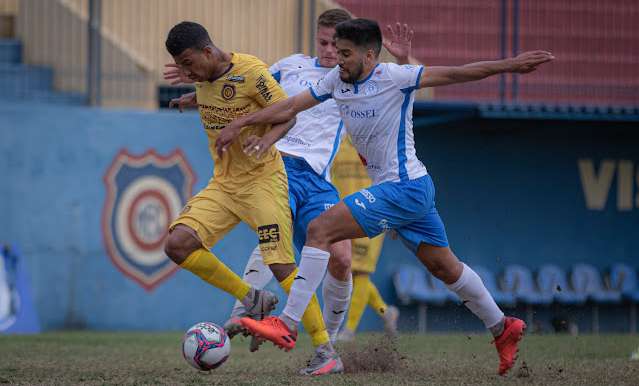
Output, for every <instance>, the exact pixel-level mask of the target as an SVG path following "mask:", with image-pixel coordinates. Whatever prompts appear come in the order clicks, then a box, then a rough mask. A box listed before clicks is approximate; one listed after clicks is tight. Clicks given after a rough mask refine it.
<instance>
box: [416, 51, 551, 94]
mask: <svg viewBox="0 0 639 386" xmlns="http://www.w3.org/2000/svg"><path fill="white" fill-rule="evenodd" d="M553 59H555V57H554V56H553V55H552V54H551V53H550V52H547V51H528V52H524V53H522V54H520V55H517V56H516V57H514V58H508V59H503V60H494V61H486V62H476V63H470V64H466V65H463V66H450V67H449V66H433V67H425V68H424V72H423V73H422V77H421V80H420V82H419V87H420V88H423V87H436V86H445V85H449V84H455V83H463V82H471V81H475V80H480V79H484V78H487V77H489V76H492V75H496V74H501V73H505V72H512V73H518V74H527V73H529V72H532V71H535V70H536V69H537V67H539V66H540V65H542V64H544V63H547V62H550V61H551V60H553Z"/></svg>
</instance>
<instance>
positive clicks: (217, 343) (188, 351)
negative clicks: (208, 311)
mask: <svg viewBox="0 0 639 386" xmlns="http://www.w3.org/2000/svg"><path fill="white" fill-rule="evenodd" d="M230 352H231V341H230V340H229V337H228V335H226V331H224V329H223V328H222V327H220V326H218V325H217V324H215V323H211V322H201V323H198V324H196V325H194V326H193V327H191V328H189V330H188V331H187V332H186V334H184V338H183V339H182V355H184V359H186V361H187V362H189V364H190V365H191V366H193V367H195V368H196V369H198V370H204V371H208V370H213V369H215V368H217V367H219V366H221V365H222V363H224V361H226V359H227V358H228V357H229V354H230Z"/></svg>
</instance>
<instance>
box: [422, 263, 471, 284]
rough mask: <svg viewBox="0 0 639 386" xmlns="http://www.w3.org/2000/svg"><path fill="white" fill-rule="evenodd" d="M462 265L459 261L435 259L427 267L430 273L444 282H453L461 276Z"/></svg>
mask: <svg viewBox="0 0 639 386" xmlns="http://www.w3.org/2000/svg"><path fill="white" fill-rule="evenodd" d="M462 269H463V266H462V265H461V263H460V262H459V261H457V260H456V261H437V262H435V263H434V264H433V265H432V266H429V267H428V270H429V271H430V273H431V274H432V275H433V276H435V277H436V278H437V279H439V280H441V281H443V282H444V283H446V284H453V283H455V282H456V281H457V280H458V279H459V276H461V271H462Z"/></svg>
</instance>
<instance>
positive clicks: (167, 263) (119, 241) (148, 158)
mask: <svg viewBox="0 0 639 386" xmlns="http://www.w3.org/2000/svg"><path fill="white" fill-rule="evenodd" d="M104 183H105V185H106V190H107V194H106V200H105V202H104V208H103V211H102V233H103V237H104V244H105V247H106V251H107V253H108V255H109V257H110V258H111V261H113V263H114V264H115V266H116V267H117V268H118V269H119V270H120V271H122V273H124V274H125V275H126V276H128V277H129V278H131V279H133V280H134V281H135V282H137V283H138V284H140V285H141V286H142V287H144V288H145V289H146V290H149V291H150V290H152V289H153V288H155V287H156V286H157V285H158V284H160V283H161V282H162V281H163V280H165V279H167V278H168V277H169V276H170V275H171V274H173V273H174V272H175V271H176V270H177V269H178V266H177V265H175V264H174V263H173V262H172V261H171V260H170V259H169V258H168V257H167V256H166V254H165V253H164V241H165V239H166V236H167V232H168V226H169V224H170V223H171V221H173V219H175V218H176V217H177V216H178V214H179V213H180V211H181V209H182V206H183V205H184V204H185V202H186V201H187V200H188V199H189V198H190V197H191V193H192V190H193V185H194V184H195V175H194V173H193V170H192V169H191V166H190V165H189V163H188V161H187V160H186V158H185V157H184V154H183V153H182V151H180V150H179V149H178V150H175V151H173V152H172V153H171V154H169V155H168V156H161V155H159V154H157V153H156V152H155V150H153V149H151V150H148V151H147V152H145V153H144V154H142V155H139V156H136V155H132V154H130V153H129V152H128V151H127V150H126V149H122V150H120V151H119V152H118V154H117V155H116V156H115V159H114V160H113V163H112V164H111V166H109V168H108V169H107V171H106V173H105V175H104Z"/></svg>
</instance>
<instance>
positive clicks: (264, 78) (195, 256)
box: [165, 22, 330, 345]
mask: <svg viewBox="0 0 639 386" xmlns="http://www.w3.org/2000/svg"><path fill="white" fill-rule="evenodd" d="M166 48H167V50H168V51H169V53H170V54H171V55H172V56H173V59H174V60H175V63H176V65H177V66H178V67H179V68H180V69H181V71H182V73H183V74H185V76H187V77H188V78H189V79H191V80H192V81H194V82H196V83H195V88H196V91H195V93H190V94H186V95H183V96H182V97H181V98H179V99H178V100H172V101H171V105H175V104H177V105H179V107H180V109H181V108H182V107H183V106H188V105H191V106H193V105H197V106H198V108H199V112H200V117H201V119H202V123H203V125H204V130H205V131H206V134H207V136H208V140H209V148H210V151H211V156H212V157H213V160H214V162H215V171H214V175H213V178H212V179H211V180H210V181H209V184H208V185H207V186H206V187H205V188H204V189H202V190H201V191H200V192H199V193H198V194H196V195H195V196H194V197H192V198H191V199H190V200H189V201H188V202H187V204H186V206H185V207H184V209H183V210H182V213H181V214H180V215H179V217H178V218H177V219H176V220H175V221H173V223H172V224H171V225H170V233H169V237H168V239H167V242H166V246H165V251H166V253H167V255H168V256H169V257H170V258H171V259H172V260H173V261H174V262H175V263H176V264H179V265H180V266H181V267H182V268H184V269H187V270H189V271H191V272H192V273H194V274H195V275H197V276H199V277H200V278H201V279H202V280H204V281H206V282H208V283H209V284H212V285H213V286H215V287H218V288H220V289H222V290H224V291H226V292H228V293H229V294H231V295H233V296H234V297H235V298H237V299H238V300H240V301H241V302H242V304H244V305H245V307H246V314H245V316H247V317H251V318H256V319H261V318H263V317H264V316H265V315H268V314H269V313H270V311H272V310H273V309H274V308H275V304H276V303H277V298H276V297H275V295H274V294H272V293H270V292H268V291H265V290H259V289H256V288H253V287H251V286H250V285H249V284H248V283H246V282H245V281H243V280H242V279H241V278H240V277H239V276H238V275H236V274H235V273H234V272H233V271H231V270H230V269H229V268H228V267H227V266H226V265H225V264H224V263H222V262H221V261H220V260H219V259H218V258H217V257H216V256H215V255H213V254H212V253H211V252H210V248H211V247H213V245H215V243H216V242H217V241H218V240H220V239H221V238H222V237H224V235H225V234H226V233H228V232H229V231H230V230H231V229H232V228H233V227H234V226H235V225H237V224H238V223H239V222H240V221H243V222H245V223H247V224H248V225H249V226H250V227H251V228H252V229H254V230H255V231H256V232H257V234H258V239H259V246H260V252H261V254H262V256H263V259H264V263H265V264H266V265H268V266H269V268H270V269H271V271H272V272H273V274H274V276H275V278H276V279H277V280H278V281H279V283H280V285H281V286H282V288H283V289H284V290H285V291H286V292H288V291H289V290H290V288H291V285H292V284H293V279H294V278H295V276H296V272H297V269H296V266H295V259H294V254H293V247H292V230H291V227H292V224H291V212H290V207H289V199H288V184H287V179H286V173H285V171H284V165H283V162H282V157H281V156H280V153H279V152H278V151H277V150H276V149H275V147H271V148H270V149H269V151H268V152H267V153H266V154H265V155H263V156H262V157H261V158H259V159H257V158H255V157H250V156H248V155H246V154H245V153H244V149H243V148H242V146H243V144H244V143H245V142H246V141H247V140H249V139H250V138H252V137H254V136H258V137H264V136H268V135H270V134H269V133H271V132H272V131H271V125H249V126H247V127H244V128H243V129H242V132H241V134H240V137H239V141H238V142H236V143H234V144H233V145H232V146H230V147H228V148H227V150H226V152H225V153H224V154H218V153H217V152H216V151H215V147H214V144H215V141H216V139H217V137H218V135H219V133H220V131H221V130H222V128H224V126H225V125H226V124H227V123H229V122H231V121H232V120H233V119H235V118H237V117H239V116H242V115H245V114H248V113H250V112H254V111H257V110H260V109H262V108H264V107H266V106H269V105H271V104H273V103H276V102H278V101H281V100H284V99H286V93H285V92H284V91H283V90H282V88H281V87H280V86H279V84H278V83H277V82H276V81H275V80H274V79H273V78H272V76H271V74H270V73H269V71H268V68H267V67H266V65H265V64H264V63H263V62H261V61H260V60H259V59H257V58H255V57H253V56H250V55H245V54H239V53H227V52H224V51H222V50H220V49H219V48H217V47H215V46H214V45H213V43H212V41H211V38H210V37H209V34H208V32H207V31H206V29H205V28H204V27H202V26H201V25H199V24H197V23H193V22H182V23H180V24H177V25H176V26H174V27H173V28H172V29H171V31H170V32H169V34H168V37H167V39H166ZM293 123H294V120H293V121H288V122H286V123H284V125H288V126H290V125H292V124H293ZM302 321H303V323H304V327H305V328H306V330H307V331H308V332H309V334H310V335H311V337H312V339H313V342H314V343H315V344H316V345H322V344H326V345H330V342H329V338H328V334H327V332H326V328H325V325H324V321H323V317H322V312H321V310H320V307H319V303H318V301H317V298H316V297H315V295H313V297H312V300H311V303H310V304H309V306H308V308H306V311H305V313H304V315H303V319H302ZM226 327H227V332H228V333H229V334H230V335H232V334H237V333H238V332H240V331H241V330H242V327H241V325H239V323H238V324H237V326H226ZM290 339H294V337H291V338H290Z"/></svg>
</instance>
